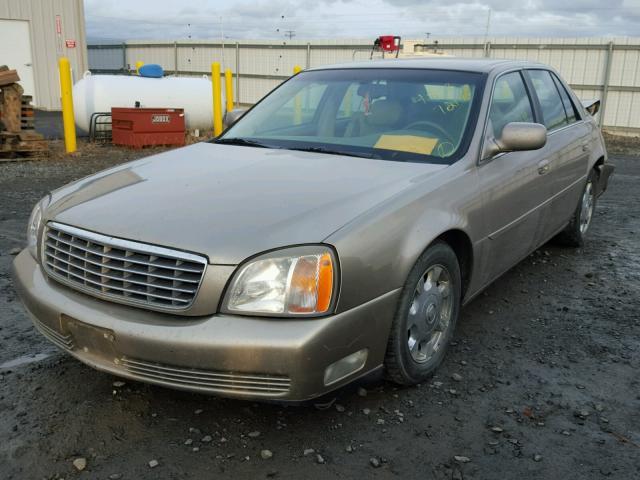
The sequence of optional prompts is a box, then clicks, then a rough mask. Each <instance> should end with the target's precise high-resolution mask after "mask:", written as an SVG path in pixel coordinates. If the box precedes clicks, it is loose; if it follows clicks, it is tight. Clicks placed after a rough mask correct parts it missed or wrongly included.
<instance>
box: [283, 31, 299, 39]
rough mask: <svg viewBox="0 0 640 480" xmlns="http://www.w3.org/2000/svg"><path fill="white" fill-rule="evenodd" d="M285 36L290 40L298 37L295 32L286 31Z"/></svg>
mask: <svg viewBox="0 0 640 480" xmlns="http://www.w3.org/2000/svg"><path fill="white" fill-rule="evenodd" d="M284 36H285V37H287V38H289V40H291V39H292V38H293V37H295V36H296V31H295V30H285V31H284Z"/></svg>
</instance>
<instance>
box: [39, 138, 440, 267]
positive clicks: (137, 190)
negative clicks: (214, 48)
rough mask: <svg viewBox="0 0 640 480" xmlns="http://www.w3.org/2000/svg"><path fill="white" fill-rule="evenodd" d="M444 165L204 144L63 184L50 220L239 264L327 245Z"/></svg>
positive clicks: (217, 260) (56, 194)
mask: <svg viewBox="0 0 640 480" xmlns="http://www.w3.org/2000/svg"><path fill="white" fill-rule="evenodd" d="M444 168H446V167H445V166H443V165H433V164H426V163H404V162H394V161H385V160H372V159H363V158H354V157H345V156H339V155H328V154H321V153H310V152H296V151H291V150H281V149H264V148H254V147H241V146H231V145H219V144H212V143H198V144H195V145H192V146H189V147H185V148H181V149H177V150H172V151H169V152H165V153H162V154H159V155H154V156H151V157H148V158H145V159H142V160H138V161H135V162H131V163H128V164H124V165H120V166H118V167H115V168H112V169H110V170H105V171H104V172H101V173H98V174H96V175H92V176H90V177H87V178H84V179H82V180H79V181H77V182H75V183H72V184H70V185H68V186H66V187H63V188H61V189H59V190H57V191H55V192H53V194H52V200H51V204H50V206H49V208H48V209H47V212H46V215H45V217H46V218H47V220H55V221H57V222H60V223H65V224H68V225H72V226H76V227H79V228H84V229H87V230H91V231H94V232H98V233H102V234H106V235H110V236H114V237H120V238H124V239H129V240H136V241H140V242H147V243H152V244H156V245H162V246H167V247H173V248H177V249H181V250H186V251H191V252H195V253H200V254H204V255H207V256H208V257H209V260H210V262H211V263H216V264H227V265H235V264H238V263H239V262H241V261H242V260H244V259H246V258H247V257H249V256H251V255H254V254H256V253H260V252H263V251H265V250H269V249H273V248H278V247H284V246H288V245H297V244H304V243H317V242H321V241H322V240H323V239H325V238H326V237H327V236H329V235H330V234H331V233H333V232H335V231H336V230H338V229H339V228H340V227H342V226H344V225H345V224H346V223H348V222H349V221H350V220H353V219H354V218H356V217H357V216H358V215H360V214H362V213H363V212H365V211H366V210H368V209H370V208H372V207H373V206H375V205H377V204H379V203H380V202H382V201H384V200H385V199H388V198H389V197H391V196H393V195H395V194H397V193H399V192H400V191H402V190H405V189H407V188H410V187H411V185H413V184H415V183H418V182H421V181H422V180H423V179H424V178H426V177H427V176H431V175H433V174H434V173H435V172H437V171H439V170H442V169H444Z"/></svg>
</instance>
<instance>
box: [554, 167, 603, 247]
mask: <svg viewBox="0 0 640 480" xmlns="http://www.w3.org/2000/svg"><path fill="white" fill-rule="evenodd" d="M597 184H598V174H597V173H596V171H595V170H591V172H590V173H589V176H588V177H587V182H586V183H585V186H584V189H583V190H582V194H581V195H580V200H579V201H578V206H577V207H576V211H575V212H574V214H573V217H571V221H570V222H569V224H568V225H567V227H566V228H565V229H564V230H563V231H562V232H560V233H559V234H558V236H557V237H556V240H557V242H558V243H560V244H562V245H566V246H568V247H582V246H584V241H585V238H586V235H587V232H588V231H589V227H590V226H591V222H592V221H593V213H594V212H595V209H596V198H597V197H596V188H597Z"/></svg>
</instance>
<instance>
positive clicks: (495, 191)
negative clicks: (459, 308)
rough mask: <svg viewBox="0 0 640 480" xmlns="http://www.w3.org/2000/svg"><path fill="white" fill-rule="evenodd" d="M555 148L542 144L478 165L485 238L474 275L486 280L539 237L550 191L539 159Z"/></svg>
mask: <svg viewBox="0 0 640 480" xmlns="http://www.w3.org/2000/svg"><path fill="white" fill-rule="evenodd" d="M554 155H555V152H554V150H553V149H548V148H547V147H544V148H542V149H540V150H535V151H529V152H511V153H508V154H505V155H501V156H498V157H496V158H494V159H492V160H491V161H489V162H488V163H486V164H483V165H480V166H479V167H478V177H479V189H480V190H481V191H482V197H483V204H484V208H483V212H484V217H485V228H484V229H483V237H486V238H488V240H487V244H486V245H487V249H486V250H487V251H486V255H484V257H483V258H484V263H483V265H482V266H481V267H480V271H479V272H478V275H479V276H480V279H481V281H482V283H486V282H489V281H490V280H492V279H493V278H495V277H496V276H497V275H499V274H500V273H502V272H504V271H505V270H507V269H508V268H510V267H512V266H513V265H514V264H515V263H517V262H518V261H519V260H520V259H522V257H523V256H524V255H526V254H527V253H528V252H529V251H530V250H531V249H533V248H534V247H535V245H536V244H537V242H539V241H540V240H541V236H542V229H543V228H544V218H545V216H546V210H547V205H546V202H547V200H548V198H549V196H550V194H551V189H550V187H549V182H548V179H547V175H546V174H544V173H543V174H541V173H540V171H541V170H540V169H541V167H540V162H543V161H551V160H552V158H553V156H554Z"/></svg>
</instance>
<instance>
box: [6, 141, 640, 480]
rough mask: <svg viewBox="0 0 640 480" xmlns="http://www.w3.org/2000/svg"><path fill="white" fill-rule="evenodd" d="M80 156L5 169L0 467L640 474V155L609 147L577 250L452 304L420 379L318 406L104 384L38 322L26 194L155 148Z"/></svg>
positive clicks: (95, 150) (525, 265)
mask: <svg viewBox="0 0 640 480" xmlns="http://www.w3.org/2000/svg"><path fill="white" fill-rule="evenodd" d="M81 152H82V153H81V155H80V156H77V157H72V158H68V157H66V156H64V155H60V156H59V157H54V158H52V159H49V160H44V161H30V162H16V163H11V164H4V165H0V204H1V205H2V207H3V208H2V210H1V211H0V342H1V346H2V348H0V412H1V415H0V439H2V440H1V442H0V478H3V479H26V478H47V479H55V478H66V479H70V478H76V477H78V478H100V479H107V478H112V479H117V478H123V479H130V478H135V479H147V478H148V479H158V478H163V479H164V478H166V479H187V478H193V479H201V478H220V477H222V478H231V477H233V478H237V479H244V478H273V477H275V478H286V479H299V478H308V479H314V478H318V479H326V478H356V477H364V478H390V477H397V478H420V479H445V478H446V479H452V478H453V479H462V478H464V479H496V478H523V479H525V478H526V479H529V478H531V479H533V478H535V479H538V478H545V479H555V478H562V479H586V478H589V479H599V478H617V479H632V478H639V477H640V375H639V374H638V372H639V371H640V346H639V341H638V338H640V316H639V314H638V312H639V311H640V251H639V248H638V245H639V243H640V242H639V241H638V235H639V233H640V202H638V201H637V199H638V198H640V159H638V158H633V157H622V156H617V157H615V158H612V160H613V161H614V163H616V164H617V170H616V173H615V175H614V176H613V178H612V180H611V184H610V188H609V190H608V191H607V192H606V194H605V196H603V197H602V198H601V200H600V201H599V205H598V207H597V212H596V217H595V221H594V224H593V227H592V230H591V232H590V238H589V240H588V242H587V245H586V246H585V248H583V249H577V250H576V249H566V248H560V247H557V246H554V245H546V246H544V247H543V248H541V249H540V250H538V251H537V252H535V253H534V254H533V255H531V256H530V257H529V258H527V259H526V260H525V261H523V262H522V263H520V264H519V265H518V266H516V267H515V268H513V269H512V270H511V271H510V272H508V273H507V274H506V275H504V276H503V277H502V278H501V279H500V280H498V281H497V282H495V283H494V284H493V285H492V286H491V287H490V288H489V289H487V291H486V292H485V293H484V294H482V295H481V296H480V297H479V298H477V299H476V300H475V301H474V302H472V304H471V305H469V306H468V307H466V308H465V309H464V310H463V312H462V317H461V319H460V323H459V325H458V328H457V330H456V333H455V338H454V341H453V342H452V344H451V349H450V352H449V354H448V356H447V357H446V359H445V361H444V363H443V365H442V367H441V369H440V370H439V371H438V373H437V375H436V376H435V377H433V379H432V380H431V381H429V382H427V383H425V384H423V385H421V386H419V387H415V388H396V387H395V386H393V385H391V384H387V383H373V384H367V385H364V386H363V387H364V389H360V390H358V389H357V387H356V386H354V387H352V388H349V389H346V390H343V391H341V392H339V394H338V397H337V399H336V402H335V404H333V405H332V406H331V407H330V408H328V409H327V410H324V411H320V410H317V409H316V408H314V407H313V406H311V405H307V406H302V407H283V406H279V405H273V404H266V405H265V404H258V403H253V402H241V401H236V400H225V399H220V398H216V397H208V396H202V395H195V394H188V393H182V392H176V391H172V390H167V389H163V388H159V387H152V386H148V385H144V384H140V383H133V382H126V383H114V382H119V379H117V378H115V377H111V376H109V375H106V374H103V373H100V372H97V371H94V370H92V369H90V368H89V367H86V366H84V365H82V364H80V363H79V362H77V361H76V360H74V359H72V358H70V357H68V356H67V355H65V354H63V353H61V352H59V351H57V350H55V349H54V348H53V347H52V346H51V345H50V344H49V343H48V342H47V341H46V340H44V339H43V338H42V337H41V336H40V335H39V334H38V333H37V332H36V331H35V329H34V327H33V326H32V325H31V323H30V321H29V319H28V318H27V315H26V313H25V311H24V309H23V308H22V306H21V305H20V303H19V301H18V299H17V298H16V295H15V293H14V290H13V286H12V284H11V279H10V276H9V266H10V262H11V261H12V259H13V256H12V255H11V252H12V251H13V250H14V249H16V248H18V247H20V246H21V245H22V243H23V241H24V230H25V227H26V222H27V218H28V216H29V212H30V210H31V208H32V206H33V204H34V203H35V202H36V201H37V200H38V199H39V198H40V197H41V196H42V195H44V194H45V193H46V192H47V191H48V190H50V189H53V188H56V187H58V186H61V185H63V184H64V183H67V182H69V181H71V180H74V179H77V178H79V177H82V176H85V175H88V174H90V173H92V172H94V171H97V170H100V169H103V168H106V167H108V166H111V165H115V164H118V163H121V162H125V161H127V160H131V159H134V158H137V157H140V156H146V155H148V154H149V153H152V152H153V151H151V150H144V151H132V150H125V149H114V148H110V147H94V146H91V147H90V146H86V147H81ZM6 362H11V363H9V364H8V366H4V367H3V366H2V365H3V364H5V365H6ZM265 450H269V452H270V453H271V455H270V454H269V453H267V452H264V451H265ZM79 459H84V462H83V461H82V460H79ZM74 461H75V466H74ZM156 462H157V465H156ZM154 465H156V466H154ZM83 466H84V471H83V472H79V471H78V468H79V467H83Z"/></svg>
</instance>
